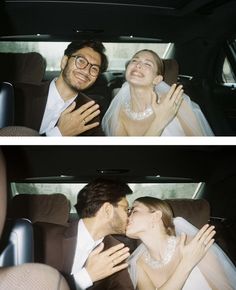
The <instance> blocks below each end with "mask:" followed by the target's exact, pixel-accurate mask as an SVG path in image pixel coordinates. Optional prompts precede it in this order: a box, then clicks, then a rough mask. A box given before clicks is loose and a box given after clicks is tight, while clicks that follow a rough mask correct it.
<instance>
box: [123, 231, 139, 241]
mask: <svg viewBox="0 0 236 290" xmlns="http://www.w3.org/2000/svg"><path fill="white" fill-rule="evenodd" d="M125 235H126V236H127V237H128V238H131V239H137V237H136V235H135V233H132V231H130V230H129V229H126V233H125Z"/></svg>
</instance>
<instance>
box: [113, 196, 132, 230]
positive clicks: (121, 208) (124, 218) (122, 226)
mask: <svg viewBox="0 0 236 290" xmlns="http://www.w3.org/2000/svg"><path fill="white" fill-rule="evenodd" d="M128 209H129V203H128V201H127V199H126V198H125V197H123V198H122V199H121V200H120V201H119V202H118V204H117V206H116V207H115V206H114V215H113V218H112V221H111V227H112V232H113V234H125V231H126V226H127V222H128Z"/></svg>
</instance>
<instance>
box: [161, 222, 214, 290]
mask: <svg viewBox="0 0 236 290" xmlns="http://www.w3.org/2000/svg"><path fill="white" fill-rule="evenodd" d="M214 235H215V231H214V227H213V226H209V225H205V226H203V227H202V228H201V230H200V231H199V232H198V233H197V234H196V236H195V237H194V238H193V239H192V241H191V242H189V243H188V244H187V245H185V242H186V235H183V234H182V235H181V240H180V247H181V252H182V259H181V261H180V263H179V265H178V266H177V268H176V270H175V272H174V273H173V275H172V276H171V277H170V279H169V280H168V281H167V282H166V283H165V284H164V285H162V286H161V287H160V288H156V290H181V289H182V287H183V285H184V284H185V282H186V280H187V278H188V276H189V274H190V273H191V271H192V269H193V268H194V267H195V266H196V265H197V264H198V263H199V262H200V261H201V259H202V258H203V257H204V256H205V254H206V253H207V251H208V249H209V248H210V246H211V245H212V244H213V243H214V239H213V236H214Z"/></svg>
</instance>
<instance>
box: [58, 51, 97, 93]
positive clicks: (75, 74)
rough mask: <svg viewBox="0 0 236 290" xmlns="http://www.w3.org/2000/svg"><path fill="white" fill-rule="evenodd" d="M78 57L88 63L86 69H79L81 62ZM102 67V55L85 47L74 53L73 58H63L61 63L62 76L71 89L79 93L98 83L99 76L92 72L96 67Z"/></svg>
mask: <svg viewBox="0 0 236 290" xmlns="http://www.w3.org/2000/svg"><path fill="white" fill-rule="evenodd" d="M76 56H80V57H81V59H83V60H84V61H85V62H86V61H87V65H86V66H85V67H84V68H79V67H78V63H79V62H78V59H77V58H76ZM76 62H77V66H76ZM100 66H101V56H100V54H99V53H98V52H96V51H94V50H93V49H92V48H91V47H84V48H81V49H79V50H77V51H76V52H74V53H73V54H72V57H67V56H64V57H63V59H62V63H61V68H62V72H61V75H62V78H63V80H64V82H65V83H66V84H67V85H68V86H69V87H70V89H72V90H73V91H75V92H78V91H81V90H85V89H87V88H88V87H90V86H91V85H92V84H93V83H94V82H95V81H96V79H97V77H98V75H94V73H93V72H94V71H92V70H93V68H94V67H95V68H96V67H97V68H98V69H99V68H100ZM91 73H92V74H91Z"/></svg>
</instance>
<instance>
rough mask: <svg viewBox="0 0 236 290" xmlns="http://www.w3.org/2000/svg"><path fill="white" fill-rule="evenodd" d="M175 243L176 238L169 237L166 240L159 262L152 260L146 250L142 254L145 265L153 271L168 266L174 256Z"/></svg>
mask: <svg viewBox="0 0 236 290" xmlns="http://www.w3.org/2000/svg"><path fill="white" fill-rule="evenodd" d="M176 242H177V241H176V237H174V236H171V237H169V238H168V240H167V246H166V249H165V253H164V258H163V259H161V260H160V261H158V260H155V259H153V258H152V257H151V255H150V253H149V252H148V250H147V249H146V250H145V252H144V253H143V255H144V261H145V263H146V264H147V265H148V266H150V267H151V268H153V269H157V268H160V267H163V266H165V265H166V264H168V263H169V262H170V260H171V258H172V256H173V254H174V251H175V247H176Z"/></svg>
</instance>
